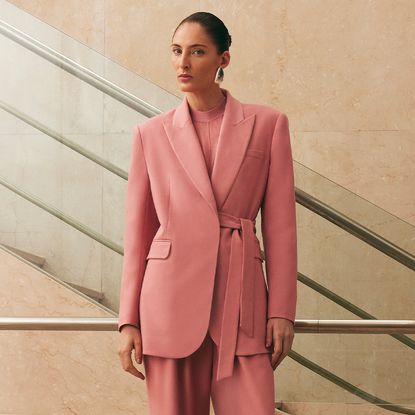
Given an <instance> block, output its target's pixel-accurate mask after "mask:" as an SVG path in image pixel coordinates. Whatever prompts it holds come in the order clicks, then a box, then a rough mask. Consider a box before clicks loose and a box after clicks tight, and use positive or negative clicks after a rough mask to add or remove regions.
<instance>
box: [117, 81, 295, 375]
mask: <svg viewBox="0 0 415 415" xmlns="http://www.w3.org/2000/svg"><path fill="white" fill-rule="evenodd" d="M222 91H223V92H224V93H226V97H227V99H226V106H225V111H224V115H223V120H222V124H221V129H220V135H219V139H218V143H217V151H216V157H215V160H214V164H213V170H212V171H211V177H209V172H208V170H207V168H206V167H207V166H206V163H205V158H204V154H203V152H202V150H201V146H200V143H199V139H198V136H197V135H196V131H195V128H194V125H193V123H192V119H191V116H190V113H189V107H188V104H187V100H186V98H184V99H183V102H182V104H181V105H180V106H179V107H178V108H176V109H173V110H170V111H168V112H166V113H164V114H161V115H159V116H156V117H153V118H151V119H149V120H146V121H145V122H144V123H142V124H141V125H140V127H138V126H136V127H135V128H134V139H133V145H132V149H133V151H132V158H131V164H130V172H129V180H128V188H127V196H126V224H125V241H124V244H125V251H124V267H123V276H122V284H121V293H120V311H119V325H118V327H119V328H120V327H121V326H122V325H123V324H133V325H135V326H137V327H140V329H141V334H142V340H143V354H144V355H152V356H159V357H165V358H183V357H186V356H190V355H191V354H192V353H194V352H196V351H197V350H199V348H200V347H201V346H204V345H205V343H204V341H205V340H206V334H207V333H209V334H210V335H211V337H212V339H213V340H214V342H215V344H216V345H217V346H218V356H217V358H218V363H217V373H216V381H220V380H221V379H224V378H226V377H230V376H231V375H232V374H233V368H234V358H235V355H236V356H249V355H257V354H269V353H271V352H272V347H269V348H266V347H265V336H266V333H265V331H266V320H267V318H270V317H284V318H287V319H289V320H291V321H294V319H295V309H296V282H297V250H296V218H295V195H294V177H293V165H292V157H291V147H290V136H289V129H288V119H287V117H286V115H285V114H284V113H282V112H279V111H277V110H275V109H273V108H271V107H268V106H265V105H258V104H243V103H241V102H240V101H238V100H237V99H235V98H234V97H233V96H232V95H231V94H230V92H229V91H227V90H225V89H222ZM260 208H261V216H262V235H263V239H264V250H265V256H266V261H265V267H266V274H267V282H268V287H267V286H266V285H265V280H264V273H263V269H262V261H263V256H262V253H261V249H260V242H259V240H258V238H257V236H256V229H255V217H256V216H257V213H258V211H259V209H260ZM215 281H216V284H215Z"/></svg>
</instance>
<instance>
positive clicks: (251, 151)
mask: <svg viewBox="0 0 415 415" xmlns="http://www.w3.org/2000/svg"><path fill="white" fill-rule="evenodd" d="M246 155H247V156H249V157H257V158H262V156H263V155H264V150H259V149H255V148H248V149H247V150H246Z"/></svg>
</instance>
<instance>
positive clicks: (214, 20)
mask: <svg viewBox="0 0 415 415" xmlns="http://www.w3.org/2000/svg"><path fill="white" fill-rule="evenodd" d="M183 23H199V24H200V25H201V26H202V27H203V28H204V29H205V31H206V33H207V34H208V36H209V37H210V38H211V39H212V41H213V43H215V45H216V49H217V51H218V54H219V55H220V54H221V53H223V52H225V51H226V50H229V46H231V43H232V39H231V35H230V34H229V32H228V29H227V28H226V26H225V24H224V23H223V22H222V20H220V19H219V17H217V16H215V15H214V14H212V13H209V12H196V13H193V14H191V15H190V16H187V17H186V18H184V19H183V20H182V21H181V22H180V23H179V25H178V26H177V27H176V29H175V30H174V33H173V36H172V38H173V37H174V34H175V33H176V31H177V29H178V28H179V27H180V26H181V25H182V24H183Z"/></svg>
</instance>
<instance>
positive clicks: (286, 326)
mask: <svg viewBox="0 0 415 415" xmlns="http://www.w3.org/2000/svg"><path fill="white" fill-rule="evenodd" d="M293 340H294V324H293V322H292V321H291V320H288V319H286V318H283V317H271V318H269V319H268V321H267V338H266V347H269V346H271V344H272V343H273V344H274V351H273V353H272V359H271V366H272V369H273V370H275V369H276V368H277V366H278V365H279V364H280V363H281V362H282V360H283V359H284V358H285V356H287V354H288V353H289V351H290V350H291V347H292V344H293Z"/></svg>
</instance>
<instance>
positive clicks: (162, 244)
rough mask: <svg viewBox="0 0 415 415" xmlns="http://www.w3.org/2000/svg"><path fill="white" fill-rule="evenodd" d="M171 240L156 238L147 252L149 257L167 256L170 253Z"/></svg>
mask: <svg viewBox="0 0 415 415" xmlns="http://www.w3.org/2000/svg"><path fill="white" fill-rule="evenodd" d="M170 248H171V241H170V240H168V239H155V240H153V242H152V243H151V246H150V250H149V251H148V254H147V259H149V258H167V257H168V255H169V253H170Z"/></svg>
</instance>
